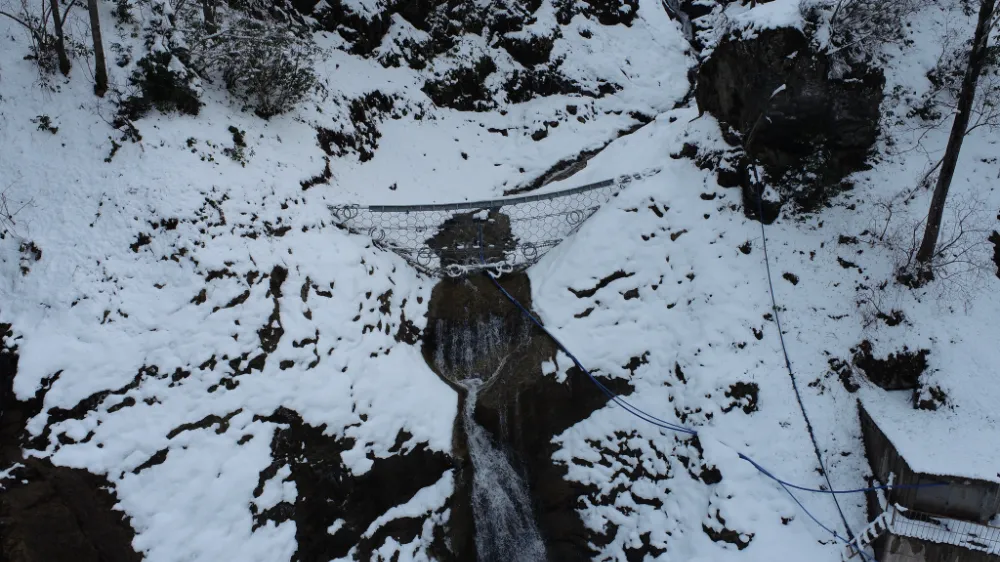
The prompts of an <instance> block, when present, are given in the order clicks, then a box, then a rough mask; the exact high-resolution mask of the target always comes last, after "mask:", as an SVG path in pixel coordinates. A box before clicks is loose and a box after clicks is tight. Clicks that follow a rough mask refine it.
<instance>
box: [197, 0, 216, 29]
mask: <svg viewBox="0 0 1000 562" xmlns="http://www.w3.org/2000/svg"><path fill="white" fill-rule="evenodd" d="M201 12H202V15H203V16H204V18H205V31H207V32H208V33H209V34H212V33H215V32H217V31H219V26H218V25H217V24H216V23H215V0H201Z"/></svg>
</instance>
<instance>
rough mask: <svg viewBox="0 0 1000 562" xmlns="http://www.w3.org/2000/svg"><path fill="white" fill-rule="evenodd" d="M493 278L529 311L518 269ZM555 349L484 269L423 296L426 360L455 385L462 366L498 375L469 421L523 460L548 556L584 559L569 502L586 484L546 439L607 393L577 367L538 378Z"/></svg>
mask: <svg viewBox="0 0 1000 562" xmlns="http://www.w3.org/2000/svg"><path fill="white" fill-rule="evenodd" d="M501 283H502V284H503V286H504V288H505V289H506V290H507V291H509V292H510V293H511V294H512V295H514V297H515V298H516V299H518V301H520V302H521V303H522V304H523V305H524V306H525V307H527V308H529V309H530V307H531V284H530V281H529V280H528V276H527V275H526V274H524V273H518V274H513V275H507V276H504V277H503V278H502V279H501ZM465 350H472V351H474V353H471V354H465V353H464V351H465ZM555 352H556V347H555V344H554V343H553V342H552V340H551V339H550V338H549V337H548V336H547V335H546V334H544V333H543V332H542V331H541V330H540V329H538V328H537V327H536V326H534V325H533V324H531V323H530V321H528V320H527V319H526V317H525V316H524V315H523V314H522V313H521V311H520V310H518V309H517V308H516V307H515V306H514V305H513V304H512V303H511V302H510V301H509V300H507V299H506V297H504V296H503V294H501V293H500V291H499V290H498V289H497V288H496V287H495V286H494V285H493V282H492V281H491V280H490V279H489V278H487V277H486V276H483V275H479V276H472V277H469V278H466V279H459V280H454V279H443V280H442V281H441V282H440V283H439V284H438V285H437V286H436V287H435V288H434V291H433V292H432V294H431V299H430V302H429V304H428V322H427V330H426V331H425V333H424V341H423V354H424V358H425V359H426V360H427V363H428V364H429V365H431V367H432V368H433V369H435V371H436V372H438V374H439V375H441V376H442V378H444V379H445V380H446V381H448V382H449V383H450V384H452V385H454V386H456V387H459V386H460V385H459V384H458V383H459V382H460V381H461V379H464V378H466V377H467V376H469V374H470V373H471V375H472V376H477V377H479V378H488V377H490V376H491V375H494V372H495V373H496V374H495V378H494V379H492V382H490V383H488V385H487V386H485V387H484V388H482V390H481V391H480V392H479V395H478V400H477V407H476V411H475V419H476V422H477V423H479V424H480V425H481V426H483V427H484V428H486V430H487V431H489V432H490V434H492V435H493V437H494V439H496V440H497V441H498V442H500V443H502V444H504V445H506V446H507V447H508V448H509V450H510V452H511V453H512V456H513V457H514V459H515V460H516V461H519V462H520V463H522V464H523V467H524V472H525V473H526V480H527V482H528V485H529V488H530V492H531V495H532V498H533V503H534V508H535V517H536V520H537V522H538V525H539V527H540V529H541V532H542V536H543V538H544V539H545V542H546V550H547V553H548V557H549V559H550V560H566V561H571V560H572V561H578V560H587V559H589V558H590V557H591V555H592V552H591V550H590V547H589V542H590V539H591V537H590V536H589V532H588V531H587V530H586V529H585V527H584V526H583V523H582V521H581V520H580V517H579V515H578V514H577V512H576V505H577V501H578V499H579V498H580V497H581V496H583V495H584V494H585V493H586V492H587V490H586V488H585V487H584V486H582V485H580V484H577V483H573V482H569V481H567V480H565V479H564V476H565V474H566V467H565V466H563V465H556V464H555V463H553V461H552V454H553V452H554V451H555V447H554V446H553V444H552V437H553V436H554V435H558V434H559V433H561V432H562V431H564V430H565V429H567V428H568V427H570V426H572V425H573V424H575V423H577V422H579V421H580V420H583V419H584V418H586V417H588V416H589V415H590V414H591V413H592V412H593V411H594V410H596V409H598V408H600V407H602V406H604V404H605V403H606V402H607V398H606V397H605V396H604V395H603V394H601V392H600V391H599V390H598V389H597V388H596V387H594V385H593V384H592V383H591V382H590V381H588V380H586V378H585V376H584V375H583V374H582V373H579V372H577V371H576V370H575V369H573V370H571V371H570V376H569V377H568V378H567V380H566V381H565V382H558V381H557V380H556V378H555V377H554V376H552V375H544V374H543V373H542V369H541V364H542V362H543V361H547V360H551V359H552V357H553V356H554V355H555ZM501 362H502V363H503V364H502V367H500V364H501ZM498 367H499V370H497V369H498ZM603 382H604V383H605V384H606V385H608V386H609V387H611V388H613V389H614V390H616V391H618V392H622V391H627V388H626V385H625V384H623V383H622V381H621V380H620V379H616V380H605V381H603ZM456 434H458V433H456ZM464 449H465V446H464V443H463V444H457V446H456V451H458V454H459V455H462V456H465V455H464ZM463 467H464V468H463V470H464V471H465V472H466V473H467V472H468V471H470V470H471V466H469V462H468V459H467V458H465V459H464V460H463ZM466 478H468V476H466ZM459 480H460V481H461V480H462V478H461V477H460V478H459ZM459 493H462V490H461V488H459V489H458V490H456V494H459ZM464 493H466V494H468V493H469V491H468V489H466V490H465V491H464ZM453 521H454V518H453Z"/></svg>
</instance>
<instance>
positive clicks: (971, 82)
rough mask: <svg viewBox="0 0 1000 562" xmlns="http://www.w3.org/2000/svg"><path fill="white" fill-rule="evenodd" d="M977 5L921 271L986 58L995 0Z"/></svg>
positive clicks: (927, 262) (931, 252) (929, 252)
mask: <svg viewBox="0 0 1000 562" xmlns="http://www.w3.org/2000/svg"><path fill="white" fill-rule="evenodd" d="M981 2H982V4H981V5H980V6H979V23H978V24H977V25H976V33H975V36H974V37H973V39H972V50H971V51H970V52H969V66H968V67H966V69H965V78H963V80H962V91H961V93H960V94H959V97H958V108H957V110H956V113H955V123H954V124H952V126H951V136H950V137H948V147H947V148H946V149H945V152H944V159H942V161H941V173H940V174H939V175H938V181H937V186H936V187H935V188H934V197H933V198H932V199H931V209H930V212H928V214H927V228H926V229H925V230H924V239H923V241H922V242H921V243H920V250H919V251H918V252H917V261H918V262H920V264H921V265H922V266H923V269H924V271H923V272H921V273H923V275H925V276H926V275H927V274H928V273H929V269H928V267H929V266H930V265H931V261H932V259H933V258H934V254H935V252H936V250H937V241H938V235H939V233H940V232H941V217H942V215H943V214H944V203H945V200H946V199H947V198H948V189H949V188H950V187H951V180H952V177H953V176H954V175H955V166H956V165H957V164H958V153H959V152H960V151H961V150H962V141H963V140H965V132H966V130H967V129H968V127H969V118H970V117H971V113H972V102H973V100H974V99H975V97H976V83H977V82H978V81H979V74H980V72H981V71H982V69H983V65H984V63H985V62H986V47H987V43H988V42H989V37H990V24H991V23H992V20H993V10H994V9H996V4H997V0H981Z"/></svg>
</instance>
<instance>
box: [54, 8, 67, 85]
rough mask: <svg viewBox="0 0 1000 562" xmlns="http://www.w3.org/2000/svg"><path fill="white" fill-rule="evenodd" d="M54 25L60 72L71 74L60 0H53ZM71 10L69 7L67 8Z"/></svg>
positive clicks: (64, 74)
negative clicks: (60, 11) (60, 14)
mask: <svg viewBox="0 0 1000 562" xmlns="http://www.w3.org/2000/svg"><path fill="white" fill-rule="evenodd" d="M51 4H52V24H53V25H52V27H54V28H55V30H56V55H57V56H58V57H59V72H62V73H63V76H68V75H69V68H70V67H69V57H67V56H66V41H65V40H64V38H63V26H62V24H63V22H62V19H60V18H59V0H51ZM66 11H67V12H69V9H67V10H66Z"/></svg>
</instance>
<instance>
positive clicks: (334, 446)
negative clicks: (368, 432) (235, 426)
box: [251, 408, 466, 562]
mask: <svg viewBox="0 0 1000 562" xmlns="http://www.w3.org/2000/svg"><path fill="white" fill-rule="evenodd" d="M259 419H261V420H264V421H269V422H273V423H277V424H280V428H279V429H278V430H277V431H276V432H275V434H274V437H273V439H272V442H271V454H272V457H273V460H272V462H271V465H270V466H269V467H268V468H267V469H265V470H264V471H263V472H261V474H260V479H259V483H258V485H257V489H256V490H255V491H254V496H255V497H256V496H260V495H261V493H262V492H263V490H264V485H265V483H266V482H267V481H268V480H270V479H271V478H273V477H274V476H275V474H277V472H278V470H279V469H281V468H282V467H285V466H288V467H289V468H290V469H291V474H290V476H289V477H288V479H289V480H291V481H292V482H294V483H295V487H296V490H297V492H298V493H297V495H296V498H295V502H294V503H287V502H281V503H279V504H277V505H276V506H274V507H272V508H270V509H267V510H263V511H260V512H257V511H256V509H255V508H253V507H251V510H252V511H253V512H254V513H253V514H254V525H255V527H258V526H261V525H264V524H265V523H266V522H267V521H274V522H276V523H280V522H283V521H287V520H294V521H295V541H296V543H297V544H298V549H297V550H296V553H295V557H294V559H295V560H299V561H301V562H320V561H323V562H326V561H327V560H331V559H334V558H337V559H339V558H343V557H345V556H348V554H349V553H350V552H351V551H352V550H355V556H357V559H358V560H372V559H373V555H372V552H373V550H374V549H377V548H378V547H380V546H382V544H383V543H384V542H385V541H386V540H387V539H389V538H391V539H393V540H394V541H396V542H398V543H399V544H407V543H409V542H412V541H413V540H414V539H415V538H417V537H419V536H420V535H421V532H422V530H423V526H424V522H425V520H426V519H427V515H426V514H425V515H424V516H420V517H400V518H397V519H394V520H392V521H388V522H386V523H385V524H383V525H381V526H379V527H378V529H377V530H375V531H374V532H373V533H371V535H370V536H369V535H366V534H365V533H366V531H367V530H368V528H369V527H370V526H371V525H372V523H373V522H374V521H375V520H376V519H377V518H378V517H380V516H381V515H383V514H384V513H386V512H387V511H389V510H390V509H391V508H392V507H395V506H397V505H401V504H403V503H405V502H406V501H407V500H409V499H410V498H411V497H413V495H414V494H416V493H417V492H418V491H419V490H420V489H421V488H425V487H427V486H430V485H432V484H434V483H435V482H437V481H438V480H439V479H440V478H441V477H442V476H443V475H444V473H445V472H446V471H447V470H449V469H451V468H452V461H451V459H450V458H449V457H448V456H447V455H445V454H444V453H440V452H435V451H431V450H429V449H428V448H427V447H426V445H425V444H419V445H417V446H416V447H413V448H411V449H409V450H406V451H403V450H398V451H396V454H394V455H393V456H391V457H388V458H379V459H373V464H372V467H371V469H369V470H368V471H367V472H365V473H364V474H362V475H354V474H353V473H352V472H351V471H350V470H349V469H347V468H346V467H345V466H344V463H343V460H342V458H341V454H342V453H343V452H345V451H348V450H350V449H351V447H353V445H354V442H353V441H352V440H351V439H349V438H344V437H336V436H330V435H325V434H324V429H325V428H323V427H314V426H311V425H309V424H306V423H305V422H303V421H302V418H301V416H299V415H298V414H297V413H296V412H294V411H292V410H289V409H287V408H279V409H278V410H276V411H275V412H274V413H273V414H272V415H270V416H267V417H262V418H259ZM409 437H411V436H409V435H406V434H400V435H399V437H398V439H397V448H398V449H401V446H402V444H403V443H404V442H406V441H407V440H408V439H409ZM452 507H453V517H455V514H456V513H457V514H458V515H460V514H461V510H460V508H459V509H457V510H456V509H455V506H452ZM449 542H451V544H452V546H451V547H449V546H447V543H449ZM455 545H457V541H449V540H448V539H446V537H445V535H444V531H443V530H442V529H441V528H436V530H435V534H434V538H433V540H432V541H431V544H430V546H429V547H428V549H429V550H430V551H431V552H433V554H434V556H435V558H436V559H437V560H440V561H442V562H447V561H450V560H465V559H466V558H463V557H461V556H460V555H455V554H454V553H453V550H452V549H453V548H454V547H455Z"/></svg>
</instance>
